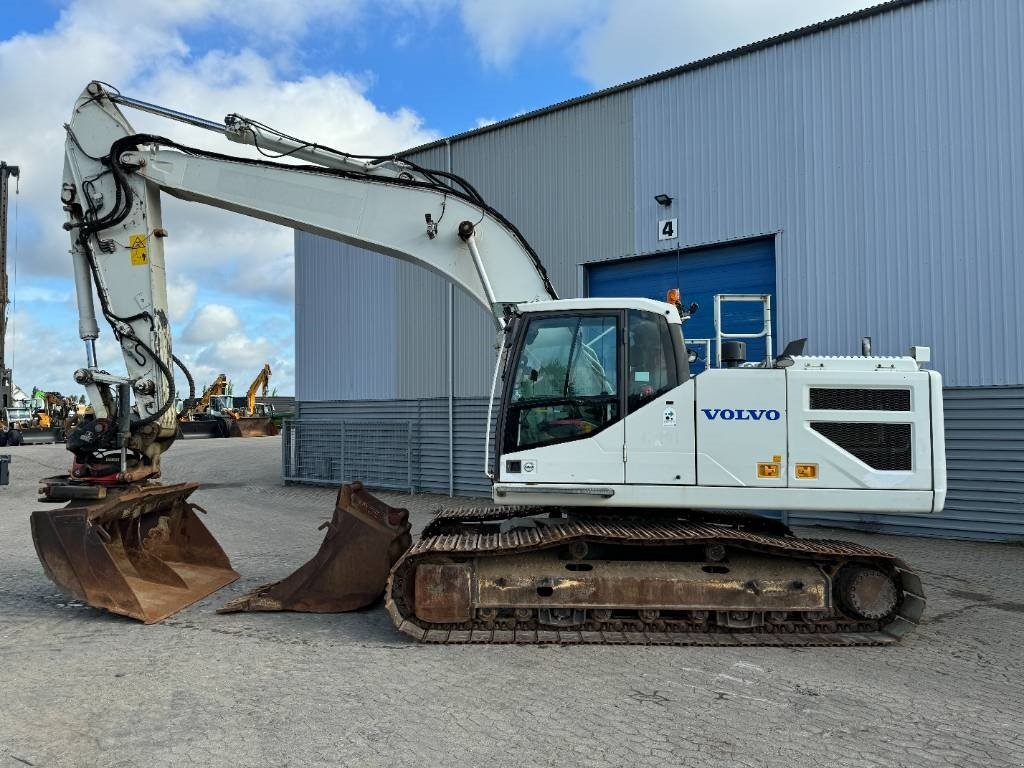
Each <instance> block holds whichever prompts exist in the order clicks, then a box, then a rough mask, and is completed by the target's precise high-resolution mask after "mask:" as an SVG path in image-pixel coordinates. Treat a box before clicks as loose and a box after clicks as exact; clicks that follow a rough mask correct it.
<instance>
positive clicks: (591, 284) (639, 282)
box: [587, 238, 779, 373]
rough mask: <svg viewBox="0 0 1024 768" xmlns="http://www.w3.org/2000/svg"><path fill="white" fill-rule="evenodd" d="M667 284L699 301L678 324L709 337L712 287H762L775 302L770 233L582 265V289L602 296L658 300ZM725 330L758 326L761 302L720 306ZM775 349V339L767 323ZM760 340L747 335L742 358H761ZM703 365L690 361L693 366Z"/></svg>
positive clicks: (726, 289) (686, 300)
mask: <svg viewBox="0 0 1024 768" xmlns="http://www.w3.org/2000/svg"><path fill="white" fill-rule="evenodd" d="M670 288H678V289H679V290H680V292H681V293H682V295H683V303H684V304H686V305H689V304H690V303H692V302H696V303H697V304H699V305H700V309H699V310H698V311H697V314H696V315H694V316H693V317H692V318H690V319H689V320H688V321H687V322H686V324H685V325H684V326H683V331H684V333H685V334H686V336H687V337H688V338H691V339H698V338H713V337H714V334H715V319H714V297H715V294H716V293H756V294H762V293H767V294H769V295H771V297H772V309H773V312H775V313H777V311H778V308H777V306H776V302H775V244H774V240H773V239H772V238H764V239H761V240H749V241H746V242H743V243H737V244H734V245H722V246H714V247H709V248H699V249H693V250H686V251H676V252H674V253H669V254H665V255H659V256H647V257H643V258H638V259H627V260H624V261H615V262H608V263H606V264H593V265H591V266H589V267H588V268H587V295H589V296H605V297H619V298H622V297H635V296H639V297H643V298H649V299H658V300H659V301H664V300H665V296H666V294H667V293H668V291H669V289H670ZM722 316H723V326H724V329H725V330H726V331H730V332H738V333H754V332H757V331H759V330H761V326H762V310H761V305H760V304H756V303H752V304H746V303H743V304H726V305H725V306H724V308H723V312H722ZM772 336H773V340H774V344H775V351H776V354H777V353H778V349H779V341H778V337H777V336H776V332H775V323H774V321H773V323H772ZM764 354H765V345H764V342H763V341H762V340H760V339H756V340H748V341H747V359H748V360H751V361H759V360H763V359H764ZM703 369H704V365H703V363H702V362H701V363H698V364H694V366H693V369H692V370H693V372H694V373H697V372H699V371H701V370H703Z"/></svg>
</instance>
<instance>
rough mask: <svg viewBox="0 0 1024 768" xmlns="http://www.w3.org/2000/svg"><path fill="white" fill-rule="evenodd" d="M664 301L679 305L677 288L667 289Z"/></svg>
mask: <svg viewBox="0 0 1024 768" xmlns="http://www.w3.org/2000/svg"><path fill="white" fill-rule="evenodd" d="M665 301H667V302H668V303H669V304H678V303H679V289H678V288H669V289H668V295H667V296H666V297H665Z"/></svg>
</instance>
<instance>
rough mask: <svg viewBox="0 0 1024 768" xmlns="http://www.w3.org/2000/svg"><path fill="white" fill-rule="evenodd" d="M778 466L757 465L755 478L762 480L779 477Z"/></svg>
mask: <svg viewBox="0 0 1024 768" xmlns="http://www.w3.org/2000/svg"><path fill="white" fill-rule="evenodd" d="M779 471H780V466H779V465H778V464H758V465H757V476H758V477H763V478H774V477H778V476H779Z"/></svg>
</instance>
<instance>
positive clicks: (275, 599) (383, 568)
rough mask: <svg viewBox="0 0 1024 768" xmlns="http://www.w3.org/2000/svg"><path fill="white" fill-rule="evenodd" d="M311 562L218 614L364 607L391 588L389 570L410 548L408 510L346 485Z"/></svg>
mask: <svg viewBox="0 0 1024 768" xmlns="http://www.w3.org/2000/svg"><path fill="white" fill-rule="evenodd" d="M320 527H321V528H324V527H326V528H327V535H326V536H325V537H324V541H323V543H322V544H321V545H320V549H319V550H318V551H317V553H316V555H314V556H313V559H312V560H310V561H309V562H308V563H306V564H305V565H303V566H302V567H301V568H299V569H298V570H297V571H295V573H293V574H292V575H291V576H288V577H287V578H285V579H282V580H281V581H277V582H274V583H272V584H265V585H263V586H262V587H258V588H257V589H255V590H253V591H252V592H249V593H248V594H245V595H242V596H241V597H238V598H235V599H234V600H231V601H230V602H228V603H226V604H225V605H224V606H223V607H221V608H219V609H218V611H217V612H218V613H235V612H238V611H305V612H307V613H341V612H343V611H355V610H358V609H359V608H365V607H366V606H368V605H370V604H372V603H373V602H374V601H376V600H377V598H379V597H380V596H381V595H382V594H383V593H384V588H385V586H386V585H387V580H388V574H389V573H390V571H391V566H392V565H394V564H395V562H396V561H397V560H398V559H399V558H400V557H401V556H402V555H403V554H405V552H406V550H408V549H409V547H410V546H412V536H411V535H410V532H409V511H408V510H406V509H399V508H396V507H392V506H389V505H388V504H385V503H384V502H383V501H381V500H380V499H378V498H376V497H374V496H373V495H371V494H370V493H368V492H367V491H366V490H364V489H363V484H362V483H352V484H351V485H343V486H342V487H341V489H340V490H339V491H338V501H337V504H336V505H335V507H334V516H333V517H332V518H331V521H330V522H329V523H324V524H323V525H322V526H320Z"/></svg>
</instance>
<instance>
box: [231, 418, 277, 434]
mask: <svg viewBox="0 0 1024 768" xmlns="http://www.w3.org/2000/svg"><path fill="white" fill-rule="evenodd" d="M228 434H229V435H230V436H231V437H273V436H274V435H276V434H277V425H276V424H275V423H274V420H273V419H271V418H269V417H268V416H242V417H240V418H238V419H231V422H230V424H229V426H228Z"/></svg>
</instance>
